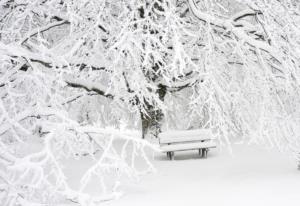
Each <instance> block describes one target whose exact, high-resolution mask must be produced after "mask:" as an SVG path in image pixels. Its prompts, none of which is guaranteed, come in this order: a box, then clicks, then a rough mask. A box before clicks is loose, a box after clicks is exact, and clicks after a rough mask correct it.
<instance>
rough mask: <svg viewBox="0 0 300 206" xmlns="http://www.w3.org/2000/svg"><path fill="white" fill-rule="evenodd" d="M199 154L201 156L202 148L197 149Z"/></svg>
mask: <svg viewBox="0 0 300 206" xmlns="http://www.w3.org/2000/svg"><path fill="white" fill-rule="evenodd" d="M199 156H201V157H202V149H199Z"/></svg>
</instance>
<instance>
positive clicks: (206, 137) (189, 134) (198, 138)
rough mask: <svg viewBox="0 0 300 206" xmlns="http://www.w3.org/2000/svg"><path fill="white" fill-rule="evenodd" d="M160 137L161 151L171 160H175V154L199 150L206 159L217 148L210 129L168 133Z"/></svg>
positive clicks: (161, 134)
mask: <svg viewBox="0 0 300 206" xmlns="http://www.w3.org/2000/svg"><path fill="white" fill-rule="evenodd" d="M158 137H159V144H160V149H161V151H162V152H164V153H167V157H168V158H170V160H173V159H174V152H177V151H186V150H198V151H199V155H200V156H201V157H203V158H206V157H207V153H208V150H209V149H210V148H215V147H216V146H217V145H216V143H215V142H214V137H213V135H212V133H211V131H210V130H208V129H196V130H175V131H168V132H162V133H160V134H159V135H158Z"/></svg>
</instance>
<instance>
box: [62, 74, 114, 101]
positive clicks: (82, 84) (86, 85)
mask: <svg viewBox="0 0 300 206" xmlns="http://www.w3.org/2000/svg"><path fill="white" fill-rule="evenodd" d="M65 82H66V83H67V85H68V86H70V87H74V88H82V89H85V90H86V91H89V92H90V91H93V92H96V93H97V94H99V95H101V96H104V97H107V98H109V99H113V98H114V95H112V94H110V93H108V92H107V88H106V87H105V86H104V85H102V84H101V83H95V82H93V81H89V80H83V79H79V78H71V77H65Z"/></svg>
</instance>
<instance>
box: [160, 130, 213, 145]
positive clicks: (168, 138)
mask: <svg viewBox="0 0 300 206" xmlns="http://www.w3.org/2000/svg"><path fill="white" fill-rule="evenodd" d="M158 137H159V143H160V144H169V143H179V142H191V141H201V140H210V139H213V138H214V137H213V135H212V133H211V131H210V130H209V129H196V130H174V131H168V132H162V133H160V134H159V135H158Z"/></svg>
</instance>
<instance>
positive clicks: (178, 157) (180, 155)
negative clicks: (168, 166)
mask: <svg viewBox="0 0 300 206" xmlns="http://www.w3.org/2000/svg"><path fill="white" fill-rule="evenodd" d="M215 156H216V154H215V153H214V152H208V155H207V157H206V158H203V157H201V156H200V155H199V154H198V152H196V151H194V152H192V151H190V152H175V155H174V160H170V159H169V158H168V157H167V155H166V154H165V153H159V154H158V155H156V157H155V160H158V161H184V160H207V159H210V158H214V157H215Z"/></svg>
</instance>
